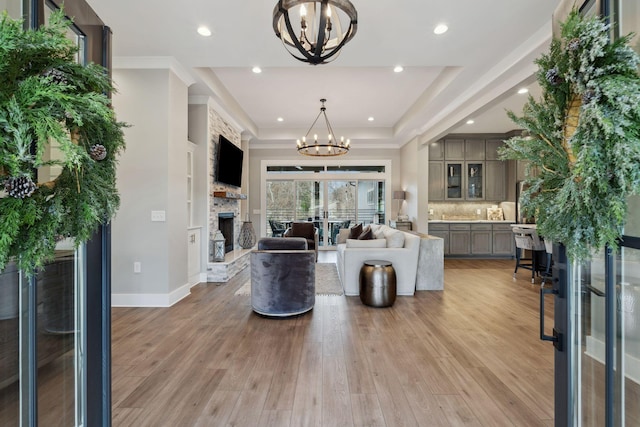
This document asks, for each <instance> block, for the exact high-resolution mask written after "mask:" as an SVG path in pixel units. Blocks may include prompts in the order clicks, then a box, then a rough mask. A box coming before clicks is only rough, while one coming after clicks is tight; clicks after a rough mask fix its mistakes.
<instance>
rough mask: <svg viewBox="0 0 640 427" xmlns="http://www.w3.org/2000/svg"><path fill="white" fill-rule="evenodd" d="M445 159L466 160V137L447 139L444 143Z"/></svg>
mask: <svg viewBox="0 0 640 427" xmlns="http://www.w3.org/2000/svg"><path fill="white" fill-rule="evenodd" d="M444 158H445V160H464V139H447V140H445V144H444Z"/></svg>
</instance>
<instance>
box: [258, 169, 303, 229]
mask: <svg viewBox="0 0 640 427" xmlns="http://www.w3.org/2000/svg"><path fill="white" fill-rule="evenodd" d="M265 198H266V204H267V212H266V215H265V216H266V219H267V224H266V228H265V229H266V230H267V236H268V237H282V234H283V233H284V231H285V230H286V228H287V226H288V224H290V223H291V221H293V220H294V218H295V212H296V187H295V182H294V181H267V190H266V195H265Z"/></svg>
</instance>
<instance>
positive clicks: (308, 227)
mask: <svg viewBox="0 0 640 427" xmlns="http://www.w3.org/2000/svg"><path fill="white" fill-rule="evenodd" d="M284 237H302V238H304V239H306V240H307V248H308V249H313V250H314V251H315V252H316V260H317V259H318V245H319V241H320V238H319V235H318V229H317V228H316V226H315V225H314V224H313V222H293V223H292V224H291V227H289V228H287V231H285V232H284Z"/></svg>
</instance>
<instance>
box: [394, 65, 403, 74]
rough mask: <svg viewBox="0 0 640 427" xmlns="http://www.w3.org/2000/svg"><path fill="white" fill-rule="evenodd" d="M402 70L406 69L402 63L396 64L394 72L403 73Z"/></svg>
mask: <svg viewBox="0 0 640 427" xmlns="http://www.w3.org/2000/svg"><path fill="white" fill-rule="evenodd" d="M402 71H404V68H403V67H402V65H396V66H395V68H394V69H393V72H394V73H401V72H402Z"/></svg>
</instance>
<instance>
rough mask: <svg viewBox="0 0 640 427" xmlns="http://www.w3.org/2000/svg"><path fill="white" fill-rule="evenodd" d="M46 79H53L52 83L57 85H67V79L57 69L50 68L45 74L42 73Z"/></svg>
mask: <svg viewBox="0 0 640 427" xmlns="http://www.w3.org/2000/svg"><path fill="white" fill-rule="evenodd" d="M42 75H43V76H44V77H49V78H51V81H52V82H53V83H55V84H67V77H66V76H65V74H64V73H63V72H62V71H60V70H58V69H57V68H49V69H48V70H46V71H45V72H44V73H42Z"/></svg>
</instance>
